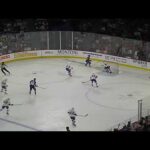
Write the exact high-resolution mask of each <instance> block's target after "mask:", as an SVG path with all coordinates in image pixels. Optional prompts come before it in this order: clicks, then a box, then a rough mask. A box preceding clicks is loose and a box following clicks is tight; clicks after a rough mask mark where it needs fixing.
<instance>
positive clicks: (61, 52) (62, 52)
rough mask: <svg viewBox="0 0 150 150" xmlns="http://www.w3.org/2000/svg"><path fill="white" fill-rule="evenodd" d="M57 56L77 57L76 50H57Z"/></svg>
mask: <svg viewBox="0 0 150 150" xmlns="http://www.w3.org/2000/svg"><path fill="white" fill-rule="evenodd" d="M57 55H65V56H66V55H69V56H78V51H76V50H57Z"/></svg>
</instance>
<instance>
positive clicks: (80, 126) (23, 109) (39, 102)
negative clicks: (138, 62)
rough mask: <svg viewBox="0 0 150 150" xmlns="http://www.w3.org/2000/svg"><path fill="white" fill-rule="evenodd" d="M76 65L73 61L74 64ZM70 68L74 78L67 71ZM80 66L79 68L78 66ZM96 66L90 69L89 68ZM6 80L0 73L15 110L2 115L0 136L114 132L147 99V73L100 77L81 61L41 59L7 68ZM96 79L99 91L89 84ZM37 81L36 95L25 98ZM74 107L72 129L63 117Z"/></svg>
mask: <svg viewBox="0 0 150 150" xmlns="http://www.w3.org/2000/svg"><path fill="white" fill-rule="evenodd" d="M72 60H74V61H72ZM68 62H70V63H71V64H70V65H71V66H72V67H73V72H72V75H73V76H72V77H68V75H67V72H66V70H65V66H66V64H67V63H68ZM82 62H83V63H82ZM92 66H94V64H92ZM8 70H9V71H10V72H11V73H12V74H11V75H10V76H4V75H2V73H0V80H2V79H4V78H7V79H8V94H7V95H4V94H3V93H0V107H1V105H2V102H3V99H5V98H6V97H9V98H10V99H11V102H12V103H13V104H20V105H14V106H10V115H9V116H7V115H6V111H5V110H3V111H2V112H0V131H66V126H69V128H70V130H71V131H106V130H108V129H109V128H111V127H112V126H114V125H116V124H118V123H119V122H123V121H124V120H128V119H130V118H133V117H135V116H137V107H138V104H137V101H138V100H139V99H143V98H144V97H147V96H149V95H150V92H149V89H150V78H149V76H150V73H149V72H145V71H141V70H135V69H131V68H126V67H119V74H117V75H108V74H105V73H101V71H100V70H99V69H98V67H96V68H95V67H91V68H90V67H85V66H84V60H80V59H70V60H69V59H62V58H57V59H56V58H47V59H45V58H43V59H31V60H21V61H16V62H11V63H9V64H8ZM92 73H96V74H97V75H98V79H97V81H98V85H99V87H98V88H96V87H92V86H91V83H90V82H86V83H82V82H85V81H88V80H89V78H90V76H91V74H92ZM33 78H36V80H37V85H38V86H39V88H37V95H34V92H33V91H32V94H31V95H29V82H30V80H32V79H33ZM72 107H74V108H75V111H76V113H77V114H79V115H84V114H88V116H87V117H79V116H77V117H76V124H77V126H76V127H72V123H71V120H70V118H69V116H68V113H67V111H68V110H69V109H71V108H72Z"/></svg>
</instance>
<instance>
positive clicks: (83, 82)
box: [82, 80, 90, 83]
mask: <svg viewBox="0 0 150 150" xmlns="http://www.w3.org/2000/svg"><path fill="white" fill-rule="evenodd" d="M87 82H90V80H88V81H84V82H82V83H87Z"/></svg>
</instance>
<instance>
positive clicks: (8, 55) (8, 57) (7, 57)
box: [0, 54, 12, 62]
mask: <svg viewBox="0 0 150 150" xmlns="http://www.w3.org/2000/svg"><path fill="white" fill-rule="evenodd" d="M11 55H12V54H7V55H2V56H0V62H3V61H8V60H10V59H11V58H12V57H11Z"/></svg>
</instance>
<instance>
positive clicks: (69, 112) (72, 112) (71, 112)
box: [68, 108, 77, 127]
mask: <svg viewBox="0 0 150 150" xmlns="http://www.w3.org/2000/svg"><path fill="white" fill-rule="evenodd" d="M68 114H69V116H70V119H71V121H72V125H73V126H74V127H76V124H75V122H76V121H75V119H76V116H77V114H76V112H75V110H74V108H71V109H70V110H69V111H68Z"/></svg>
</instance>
